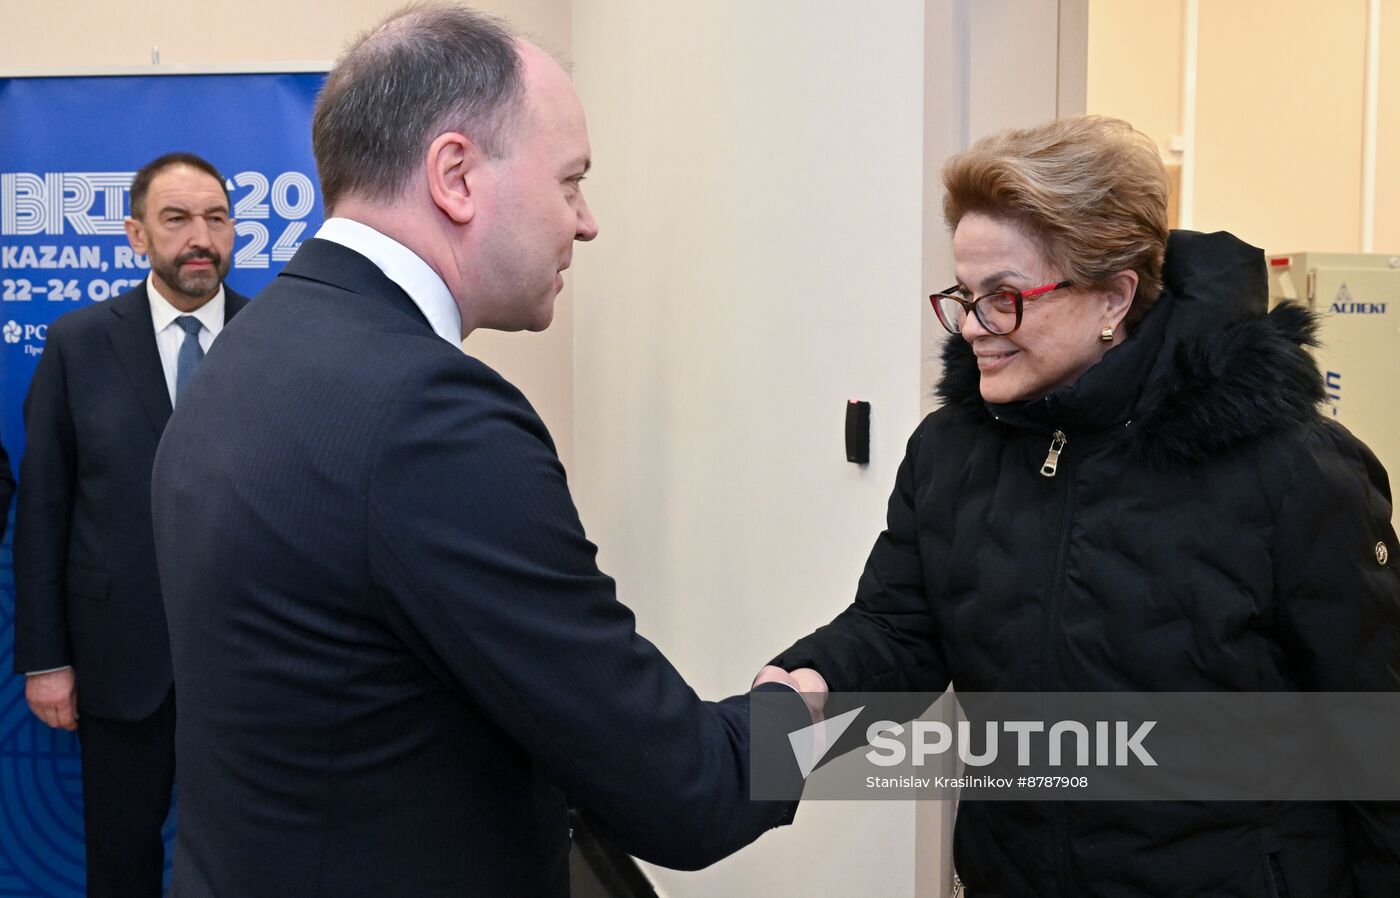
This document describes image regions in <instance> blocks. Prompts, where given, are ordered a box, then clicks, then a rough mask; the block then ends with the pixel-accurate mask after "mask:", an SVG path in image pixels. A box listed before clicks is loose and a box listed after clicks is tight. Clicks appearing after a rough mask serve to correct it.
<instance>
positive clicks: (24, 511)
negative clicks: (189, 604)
mask: <svg viewBox="0 0 1400 898" xmlns="http://www.w3.org/2000/svg"><path fill="white" fill-rule="evenodd" d="M126 230H127V238H128V239H129V240H130V242H131V245H132V247H133V248H134V249H135V250H136V251H137V252H138V253H143V254H145V255H147V256H148V257H149V259H150V264H151V274H150V277H149V278H147V279H146V280H145V281H144V282H143V283H142V284H141V285H140V286H138V287H136V288H135V289H133V290H131V291H129V292H127V293H123V294H122V295H120V296H117V297H115V298H113V299H112V300H110V301H108V302H106V303H103V304H101V305H96V306H89V307H87V308H84V309H78V310H76V311H73V312H69V313H68V314H66V315H63V316H61V317H60V318H59V319H58V320H57V321H55V322H54V323H53V324H52V325H51V326H50V327H49V332H48V339H47V340H46V341H45V348H44V354H43V356H42V357H41V358H40V360H39V365H38V367H37V368H36V370H35V372H34V379H33V381H32V382H31V384H30V386H29V395H28V396H27V398H26V399H25V403H24V420H25V430H26V442H25V450H24V458H23V460H22V461H21V464H20V492H19V509H18V511H17V513H16V517H15V670H16V672H18V673H23V674H26V681H25V695H26V697H27V699H28V701H29V706H30V708H31V709H32V710H33V711H34V713H35V715H37V716H38V717H39V719H40V720H42V721H44V722H45V723H47V724H48V725H49V726H53V727H61V728H63V729H68V730H72V729H77V730H78V738H79V741H80V743H81V746H82V759H83V822H84V829H85V836H86V842H87V877H88V894H89V895H93V896H97V895H123V896H147V895H149V896H159V895H160V893H161V878H162V869H163V864H164V858H163V856H164V846H163V844H162V840H161V834H160V831H161V826H162V824H163V822H164V820H165V817H166V814H167V813H168V811H169V808H170V789H171V780H172V777H173V775H174V769H175V766H174V760H175V759H174V749H175V693H174V688H173V680H172V677H171V670H170V646H169V637H168V636H167V632H166V623H165V609H164V606H163V605H162V602H161V593H160V584H159V581H158V577H157V572H156V554H155V544H154V541H153V538H152V531H151V466H152V464H153V462H154V460H155V456H156V445H157V443H158V442H159V440H160V436H161V431H162V430H163V429H164V428H165V423H166V421H167V419H169V417H170V413H171V408H172V405H178V404H179V402H180V401H181V399H180V397H181V395H182V391H183V389H184V387H185V384H186V383H187V382H188V380H189V378H190V376H192V375H193V373H194V369H195V368H196V367H197V366H198V365H199V364H200V360H201V359H202V358H203V355H204V352H205V351H206V350H207V349H208V348H209V346H210V344H211V343H212V341H213V340H214V338H215V337H216V336H217V335H218V334H219V332H220V331H221V330H222V329H223V326H224V324H225V322H226V321H227V320H228V319H229V318H231V317H232V316H233V315H234V314H235V313H236V312H238V310H239V309H241V308H243V306H244V304H245V302H246V300H245V299H244V298H243V297H241V296H238V295H237V294H235V293H234V292H233V291H232V290H228V289H226V288H225V287H224V285H223V280H224V276H225V275H226V274H227V273H228V269H229V260H230V254H231V252H232V250H233V235H234V232H233V221H232V219H231V217H230V214H229V198H228V192H227V190H226V189H225V187H224V181H223V178H222V177H221V176H220V175H219V173H218V171H217V170H215V169H214V167H213V166H212V165H210V164H209V163H208V162H206V161H204V160H203V159H201V158H199V157H198V156H194V155H191V154H188V153H172V154H169V155H166V156H162V157H160V158H159V159H156V160H154V161H152V162H150V163H149V164H147V165H146V166H144V167H143V168H142V169H141V170H140V171H138V172H137V173H136V176H135V178H134V179H133V181H132V185H131V217H130V218H128V219H127V221H126ZM80 710H81V716H82V721H81V725H79V720H78V718H79V711H80Z"/></svg>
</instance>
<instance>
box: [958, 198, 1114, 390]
mask: <svg viewBox="0 0 1400 898" xmlns="http://www.w3.org/2000/svg"><path fill="white" fill-rule="evenodd" d="M953 263H954V267H955V269H956V271H957V276H958V284H959V285H960V286H961V287H963V288H964V289H966V290H967V291H968V293H969V294H970V295H972V296H983V295H985V294H987V293H993V292H995V291H997V290H1007V289H1010V290H1021V291H1025V290H1033V289H1035V288H1036V287H1041V286H1044V285H1046V284H1054V283H1057V282H1059V281H1062V280H1067V278H1066V277H1065V272H1062V271H1058V270H1056V269H1055V268H1054V267H1053V266H1052V265H1051V264H1050V262H1049V260H1047V259H1046V258H1045V254H1044V252H1042V250H1041V248H1040V245H1039V243H1038V242H1037V241H1036V240H1035V238H1033V237H1032V236H1031V235H1030V234H1028V233H1027V232H1026V231H1025V229H1023V228H1021V227H1020V226H1018V225H1016V224H1014V223H1012V222H1009V221H1004V220H1001V219H996V218H991V217H989V216H987V215H983V214H981V213H969V214H967V215H965V216H963V218H962V220H961V221H959V222H958V226H957V229H956V230H955V231H954V232H953ZM1132 281H1133V283H1132V287H1133V288H1135V287H1136V281H1137V279H1136V277H1133V278H1132ZM1119 292H1121V290H1120V291H1112V290H1110V291H1094V290H1085V289H1081V288H1078V287H1075V286H1071V287H1065V288H1062V289H1060V290H1056V291H1053V292H1049V293H1046V294H1045V295H1044V296H1040V297H1036V298H1034V299H1028V300H1026V301H1025V303H1024V308H1023V312H1022V316H1021V326H1020V327H1019V328H1017V329H1016V330H1014V331H1012V332H1011V333H1009V334H1006V335H1001V336H999V335H997V334H992V333H988V332H987V330H986V329H985V328H983V327H982V325H981V323H980V322H979V321H978V320H977V317H976V316H975V315H967V316H964V319H963V324H962V335H963V339H965V340H967V342H968V343H969V344H970V345H971V346H972V351H973V352H974V353H975V354H976V356H977V368H978V370H979V371H980V372H981V374H982V380H981V391H982V398H983V399H985V400H986V401H987V402H991V403H994V404H1002V403H1007V402H1018V401H1022V400H1026V399H1038V398H1040V397H1041V396H1044V395H1045V394H1046V393H1049V392H1050V391H1051V390H1054V389H1056V388H1057V387H1063V386H1068V385H1069V384H1072V383H1074V382H1075V381H1076V380H1078V379H1079V377H1080V375H1082V374H1083V373H1084V372H1085V371H1088V370H1089V369H1090V368H1091V367H1093V366H1094V365H1095V364H1096V363H1097V362H1098V361H1099V360H1100V359H1101V358H1103V354H1104V353H1105V352H1106V351H1108V349H1109V348H1111V347H1112V346H1113V345H1115V344H1116V343H1118V342H1120V341H1121V340H1122V338H1123V335H1122V334H1119V333H1117V332H1116V328H1117V326H1118V324H1119V322H1120V321H1121V320H1122V318H1123V316H1124V314H1125V313H1126V312H1127V302H1124V301H1123V299H1122V298H1120V297H1119V296H1118V295H1116V293H1119ZM1131 299H1132V293H1131V290H1129V292H1128V295H1127V297H1126V300H1127V301H1131ZM1105 327H1114V328H1115V337H1114V340H1113V342H1112V343H1108V342H1104V341H1103V340H1102V339H1100V335H1101V334H1102V332H1103V329H1104V328H1105Z"/></svg>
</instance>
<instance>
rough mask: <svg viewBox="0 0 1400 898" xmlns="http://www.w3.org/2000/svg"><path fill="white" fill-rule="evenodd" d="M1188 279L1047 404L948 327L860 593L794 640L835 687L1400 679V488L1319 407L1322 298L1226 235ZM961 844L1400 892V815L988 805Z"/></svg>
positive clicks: (1198, 685)
mask: <svg viewBox="0 0 1400 898" xmlns="http://www.w3.org/2000/svg"><path fill="white" fill-rule="evenodd" d="M1166 281H1167V289H1166V291H1165V292H1164V294H1163V295H1162V297H1161V299H1160V300H1159V301H1158V303H1157V305H1156V306H1155V307H1154V309H1153V311H1152V312H1151V313H1150V314H1149V315H1148V316H1147V317H1146V318H1145V319H1144V320H1143V322H1142V324H1141V325H1140V326H1139V328H1138V330H1137V332H1136V333H1135V334H1134V335H1133V336H1132V337H1131V338H1130V339H1128V340H1126V341H1125V342H1124V343H1123V344H1122V345H1120V346H1118V347H1116V348H1114V349H1112V350H1110V351H1109V352H1108V353H1107V355H1106V356H1105V357H1104V359H1103V360H1102V361H1101V362H1100V363H1099V364H1097V365H1096V366H1094V367H1093V368H1091V369H1090V370H1089V371H1088V372H1087V373H1085V374H1084V375H1083V376H1082V377H1081V378H1080V379H1079V381H1078V382H1077V383H1075V384H1074V385H1073V386H1070V387H1067V388H1063V389H1058V390H1055V391H1054V392H1052V393H1051V394H1050V395H1049V396H1047V397H1045V398H1044V399H1041V400H1037V401H1034V402H1029V403H1018V404H1014V405H1004V406H988V405H987V404H985V403H984V402H983V401H982V399H981V397H980V395H979V393H978V372H977V368H976V363H975V360H974V359H973V357H972V352H971V349H970V347H969V346H968V345H967V344H966V343H965V342H964V341H963V340H961V339H959V338H953V339H950V340H949V342H948V344H947V348H946V350H945V353H944V362H945V365H944V368H945V374H944V376H943V380H942V382H941V384H940V386H939V394H940V396H941V397H942V399H943V401H944V405H943V407H942V408H941V409H939V410H938V411H936V412H934V413H933V414H931V415H929V416H928V417H927V418H926V419H925V420H924V421H923V423H922V424H921V425H920V426H919V428H918V430H917V431H916V432H915V433H914V435H913V437H912V438H911V439H910V441H909V447H908V454H907V455H906V457H905V459H904V462H903V464H902V465H901V466H900V469H899V474H898V480H897V483H896V486H895V490H894V494H893V495H892V496H891V498H890V504H889V518H888V529H887V530H886V531H885V532H884V533H883V534H881V535H880V538H879V539H878V540H877V542H876V544H875V548H874V549H873V551H872V552H871V555H870V560H869V562H868V563H867V566H866V568H865V572H864V574H863V575H862V577H861V580H860V585H859V590H858V593H857V596H856V600H855V602H854V604H852V605H851V607H850V608H848V609H847V610H846V611H844V612H843V613H842V614H841V615H840V616H838V617H837V618H836V620H835V621H833V622H832V623H831V624H830V625H828V626H826V627H823V628H822V629H820V630H818V631H817V632H816V633H814V634H812V635H811V636H809V637H807V638H805V639H803V640H802V641H800V642H798V643H797V644H796V645H794V646H793V647H792V648H791V649H789V650H788V651H787V652H785V653H784V654H783V655H781V656H780V657H779V658H778V659H776V660H775V663H776V664H778V665H780V666H783V667H787V668H789V669H795V668H797V667H804V666H809V667H813V668H815V669H816V670H818V671H820V672H821V673H822V674H823V676H825V677H826V679H827V681H828V683H829V685H830V687H831V689H832V690H833V691H896V690H917V691H938V690H941V689H943V688H944V687H945V686H946V685H947V684H948V683H949V681H950V680H951V681H952V683H953V684H954V685H955V686H956V687H957V688H958V689H959V690H962V691H967V692H981V691H1022V692H1033V691H1085V692H1093V691H1105V690H1124V691H1142V692H1152V691H1201V690H1218V691H1285V690H1310V691H1324V690H1326V691H1332V690H1336V691H1343V690H1347V691H1371V690H1397V689H1400V564H1397V563H1396V559H1398V558H1400V553H1397V551H1396V543H1395V534H1394V531H1393V530H1392V528H1391V525H1390V517H1391V506H1390V496H1389V487H1388V484H1387V482H1386V476H1385V472H1384V471H1383V470H1382V468H1381V466H1380V464H1379V463H1378V462H1377V460H1376V458H1375V457H1374V456H1373V455H1372V454H1371V452H1370V451H1369V450H1367V448H1366V447H1365V446H1364V445H1362V444H1361V443H1360V442H1359V441H1357V440H1356V439H1355V438H1354V437H1352V436H1351V435H1350V434H1349V433H1348V432H1347V431H1346V430H1345V429H1343V428H1342V427H1341V426H1339V425H1337V424H1336V423H1334V422H1332V421H1330V420H1328V419H1325V418H1324V417H1322V415H1321V414H1320V413H1319V412H1318V410H1317V403H1318V401H1319V400H1320V399H1321V398H1322V396H1323V392H1322V385H1321V383H1320V379H1319V377H1318V372H1317V368H1316V365H1315V364H1314V363H1313V361H1312V359H1311V357H1310V356H1309V355H1308V353H1307V351H1306V349H1305V348H1304V347H1305V346H1306V345H1308V344H1309V343H1310V342H1311V341H1312V339H1313V333H1314V328H1315V325H1314V322H1313V320H1312V319H1311V317H1310V316H1309V314H1308V313H1307V312H1306V311H1304V310H1302V309H1300V308H1297V307H1293V306H1284V307H1281V308H1279V309H1276V310H1275V311H1273V312H1271V313H1268V314H1266V313H1265V309H1266V295H1267V294H1266V284H1265V271H1264V263H1263V256H1262V254H1261V253H1260V251H1259V250H1257V249H1254V248H1252V247H1249V246H1247V245H1245V244H1243V243H1241V242H1240V241H1238V240H1236V239H1235V238H1233V237H1231V236H1230V235H1228V234H1210V235H1204V234H1192V233H1185V232H1178V233H1175V234H1173V235H1172V239H1171V242H1170V243H1169V245H1168V250H1167V270H1166ZM1055 431H1060V432H1062V433H1063V434H1064V435H1065V436H1066V443H1065V446H1064V449H1063V452H1062V453H1061V454H1060V456H1059V465H1058V470H1057V471H1056V473H1055V476H1053V477H1046V476H1043V475H1042V474H1041V467H1042V465H1043V464H1045V462H1046V457H1047V454H1048V450H1049V449H1050V445H1051V441H1052V434H1053V433H1054V432H1055ZM1377 543H1384V544H1385V545H1386V546H1387V547H1388V550H1389V556H1390V558H1389V563H1388V564H1383V563H1382V562H1381V561H1380V560H1379V558H1378V554H1379V553H1378V552H1377ZM955 858H956V864H957V868H958V871H959V873H960V874H961V876H962V879H963V881H964V882H965V883H966V884H967V889H968V895H969V896H971V898H1047V896H1060V898H1079V896H1086V898H1143V896H1164V898H1167V896H1171V898H1177V896H1190V898H1196V896H1207V895H1208V896H1240V898H1269V896H1274V895H1288V896H1290V898H1313V896H1317V898H1323V896H1325V898H1345V896H1353V895H1354V896H1358V898H1394V896H1400V812H1397V809H1396V808H1395V807H1394V806H1392V805H1384V804H1378V803H1363V804H1351V805H1343V804H1328V803H1311V804H1302V803H1298V804H1272V805H1268V804H1239V803H1232V804H1225V803H1191V804H1187V803H1142V804H1126V803H1094V802H1078V803H1010V802H997V803H971V802H965V803H963V805H962V807H961V808H960V809H959V814H958V823H957V829H956V836H955ZM1280 879H1281V880H1282V881H1280Z"/></svg>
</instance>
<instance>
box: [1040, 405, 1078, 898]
mask: <svg viewBox="0 0 1400 898" xmlns="http://www.w3.org/2000/svg"><path fill="white" fill-rule="evenodd" d="M1068 443H1069V438H1068V437H1066V436H1065V433H1064V431H1062V430H1057V431H1055V433H1054V437H1053V438H1052V439H1051V442H1050V454H1049V455H1047V456H1046V457H1045V464H1044V465H1042V466H1041V468H1040V473H1041V474H1042V475H1043V476H1045V477H1054V476H1055V474H1056V473H1057V471H1058V470H1059V466H1060V453H1062V452H1063V451H1064V448H1065V446H1066V445H1067V444H1068ZM1065 464H1066V466H1067V467H1066V474H1067V475H1069V476H1067V477H1066V479H1065V507H1064V513H1063V514H1062V516H1061V518H1060V545H1059V548H1058V551H1057V552H1056V555H1055V578H1054V579H1053V580H1052V581H1051V585H1050V601H1049V603H1048V605H1047V606H1046V609H1045V629H1044V633H1043V634H1042V643H1041V652H1040V657H1041V664H1042V669H1041V675H1040V676H1041V689H1042V690H1043V691H1046V692H1049V691H1051V688H1052V686H1053V685H1054V684H1053V683H1052V682H1051V675H1050V674H1051V669H1052V667H1053V661H1052V655H1053V651H1054V637H1055V631H1056V629H1057V628H1058V627H1059V622H1060V599H1061V598H1063V596H1064V580H1065V567H1066V565H1067V564H1068V562H1069V531H1070V524H1071V522H1072V521H1073V519H1074V476H1073V472H1072V471H1071V470H1070V468H1069V465H1070V460H1069V458H1068V457H1066V458H1065ZM1050 838H1051V841H1052V842H1053V844H1054V846H1055V847H1054V851H1055V854H1056V864H1055V873H1056V876H1055V879H1056V881H1057V883H1058V885H1059V888H1058V890H1057V891H1058V892H1059V893H1060V894H1061V895H1066V896H1067V895H1071V894H1073V891H1072V889H1071V888H1070V883H1069V844H1068V842H1069V835H1068V826H1067V824H1066V822H1065V806H1064V804H1063V803H1062V802H1052V803H1051V805H1050Z"/></svg>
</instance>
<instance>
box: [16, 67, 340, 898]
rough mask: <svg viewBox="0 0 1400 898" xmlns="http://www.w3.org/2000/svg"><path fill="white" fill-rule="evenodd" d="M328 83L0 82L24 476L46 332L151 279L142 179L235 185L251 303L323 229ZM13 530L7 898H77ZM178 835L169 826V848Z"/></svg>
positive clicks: (292, 78) (252, 77)
mask: <svg viewBox="0 0 1400 898" xmlns="http://www.w3.org/2000/svg"><path fill="white" fill-rule="evenodd" d="M324 77H325V76H324V74H323V73H319V72H311V73H294V74H280V73H279V74H273V73H256V74H209V75H129V76H128V75H94V76H65V77H24V78H4V77H0V338H3V342H0V354H3V367H0V377H2V378H3V380H0V435H3V441H4V445H5V448H6V449H7V450H8V452H9V455H10V459H11V463H12V465H13V467H14V469H15V472H16V474H18V469H19V459H20V457H21V455H22V454H23V451H24V423H23V417H22V406H23V402H24V396H25V392H26V390H27V389H28V387H29V380H30V378H31V377H32V376H33V373H34V367H35V365H36V364H37V362H38V359H39V356H40V355H42V354H43V351H44V340H45V336H46V333H47V330H48V325H49V324H50V323H51V322H52V321H53V320H54V319H55V318H57V317H58V316H59V315H62V314H63V313H65V312H68V311H71V310H73V309H76V308H79V307H81V306H84V305H89V304H91V303H100V302H105V301H106V300H108V299H110V298H111V297H113V296H116V295H118V294H120V293H122V292H124V291H125V290H128V289H130V288H131V287H133V286H135V285H136V284H137V283H139V282H140V281H141V280H142V279H143V278H144V277H146V275H147V273H148V270H149V269H148V264H147V261H146V259H145V257H143V256H140V255H137V254H136V253H134V252H133V251H132V250H131V248H130V246H129V244H128V243H127V240H126V236H125V231H124V229H123V225H122V222H123V219H124V218H125V216H126V215H127V214H128V213H129V212H130V202H129V187H130V184H131V178H132V175H133V174H134V173H135V171H136V169H138V168H139V167H140V166H141V165H143V164H144V163H146V162H148V161H150V160H151V159H154V158H155V157H156V156H159V155H161V154H163V153H167V152H171V151H175V150H184V151H188V152H192V153H195V154H197V155H200V156H203V157H204V158H205V159H208V160H209V161H210V162H212V163H213V164H214V165H215V166H216V167H217V168H218V169H219V170H220V171H221V172H223V173H224V174H225V177H226V178H227V186H228V188H229V192H230V194H231V197H232V201H233V217H234V218H235V219H236V220H237V225H236V233H237V240H236V242H235V245H234V259H233V269H232V271H231V272H230V274H229V278H228V281H229V284H230V285H231V286H232V287H233V288H234V289H235V290H237V291H239V292H240V293H243V294H245V295H248V296H252V295H255V294H256V293H257V292H258V291H259V290H261V289H262V288H263V287H264V286H266V285H267V283H268V282H269V281H270V280H271V279H272V278H273V276H275V275H276V273H277V272H278V271H279V270H280V269H281V267H282V265H283V264H284V263H285V262H286V261H287V260H288V259H290V258H291V257H292V254H293V253H294V252H295V251H296V248H297V246H298V245H299V244H300V243H301V241H302V240H304V239H306V238H307V237H309V236H310V235H311V234H313V233H315V231H316V228H317V227H319V225H320V221H321V218H322V207H321V199H320V194H319V191H318V190H317V189H316V169H315V164H314V162H313V160H312V155H311V139H310V135H311V112H312V107H313V104H314V101H315V97H316V92H317V90H319V88H320V86H321V82H322V80H323V79H324ZM10 523H11V525H13V509H11V520H10ZM10 531H13V526H11V527H9V528H7V534H6V537H5V541H4V545H3V548H0V896H6V898H8V896H43V898H59V896H81V895H82V894H83V892H84V873H83V837H82V788H81V778H80V766H79V757H78V743H77V739H76V738H75V737H74V736H73V735H71V734H69V733H66V732H63V731H57V730H51V729H49V727H47V726H45V725H44V724H42V723H40V722H39V721H38V720H36V719H35V718H34V717H33V715H31V714H30V712H29V709H28V706H27V705H26V704H25V700H24V682H23V677H19V676H11V675H9V673H8V672H9V671H10V670H11V669H12V667H13V656H14V571H13V567H12V553H11V551H10V546H11V536H10ZM174 826H175V821H174V819H173V817H172V820H171V821H170V823H168V824H167V827H166V838H167V844H168V843H169V841H170V839H171V837H172V836H173V833H174ZM167 864H168V852H167Z"/></svg>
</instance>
